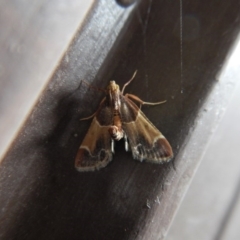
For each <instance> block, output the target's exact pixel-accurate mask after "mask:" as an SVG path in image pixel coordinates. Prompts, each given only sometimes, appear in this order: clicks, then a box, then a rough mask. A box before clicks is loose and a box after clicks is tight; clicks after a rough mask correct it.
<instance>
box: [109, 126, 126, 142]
mask: <svg viewBox="0 0 240 240" xmlns="http://www.w3.org/2000/svg"><path fill="white" fill-rule="evenodd" d="M108 132H109V134H110V136H111V138H112V139H114V140H117V141H119V140H120V139H122V138H123V130H122V129H120V128H118V127H117V126H111V127H109V129H108Z"/></svg>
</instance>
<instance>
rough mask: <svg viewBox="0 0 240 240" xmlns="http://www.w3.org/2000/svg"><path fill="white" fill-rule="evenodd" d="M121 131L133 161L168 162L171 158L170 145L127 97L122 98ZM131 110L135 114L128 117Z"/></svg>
mask: <svg viewBox="0 0 240 240" xmlns="http://www.w3.org/2000/svg"><path fill="white" fill-rule="evenodd" d="M123 102H124V104H123V106H124V105H125V106H124V107H123V108H122V111H121V113H122V116H123V117H122V118H123V119H125V120H123V130H124V132H125V133H126V135H127V137H128V140H129V145H130V147H131V150H132V155H133V158H134V159H137V160H140V161H143V160H146V161H148V162H155V163H163V162H168V161H169V160H171V158H172V157H173V152H172V148H171V145H170V144H169V142H168V141H167V139H166V138H165V137H164V136H163V134H162V133H161V132H160V131H159V130H158V129H157V128H156V127H155V126H154V125H153V124H152V123H151V122H150V121H149V119H148V118H147V117H146V116H145V115H144V113H143V112H142V111H141V110H140V109H139V107H137V105H136V104H135V103H134V102H133V101H131V100H130V99H129V98H128V97H124V98H123ZM126 109H131V110H132V111H134V112H135V114H132V116H134V117H132V118H131V117H129V116H130V113H129V112H130V111H128V112H127V111H126Z"/></svg>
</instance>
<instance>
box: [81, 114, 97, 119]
mask: <svg viewBox="0 0 240 240" xmlns="http://www.w3.org/2000/svg"><path fill="white" fill-rule="evenodd" d="M96 113H97V112H95V113H94V114H93V115H91V116H89V117H85V118H81V119H80V121H83V120H88V119H91V118H93V117H94V116H95V115H96Z"/></svg>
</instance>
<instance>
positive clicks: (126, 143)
mask: <svg viewBox="0 0 240 240" xmlns="http://www.w3.org/2000/svg"><path fill="white" fill-rule="evenodd" d="M124 143H125V151H126V152H128V151H129V145H128V140H127V135H126V134H124Z"/></svg>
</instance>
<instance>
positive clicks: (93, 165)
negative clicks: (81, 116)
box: [75, 117, 112, 172]
mask: <svg viewBox="0 0 240 240" xmlns="http://www.w3.org/2000/svg"><path fill="white" fill-rule="evenodd" d="M108 128H109V126H101V125H100V124H99V122H98V120H97V118H96V117H94V118H93V120H92V123H91V126H90V127H89V129H88V132H87V134H86V136H85V138H84V140H83V142H82V144H81V145H80V147H79V149H78V152H77V155H76V158H75V168H76V169H77V170H78V171H80V172H88V171H95V170H99V169H101V168H103V167H105V166H106V165H107V164H108V163H109V162H110V161H111V160H112V152H111V138H110V135H109V133H108Z"/></svg>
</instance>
